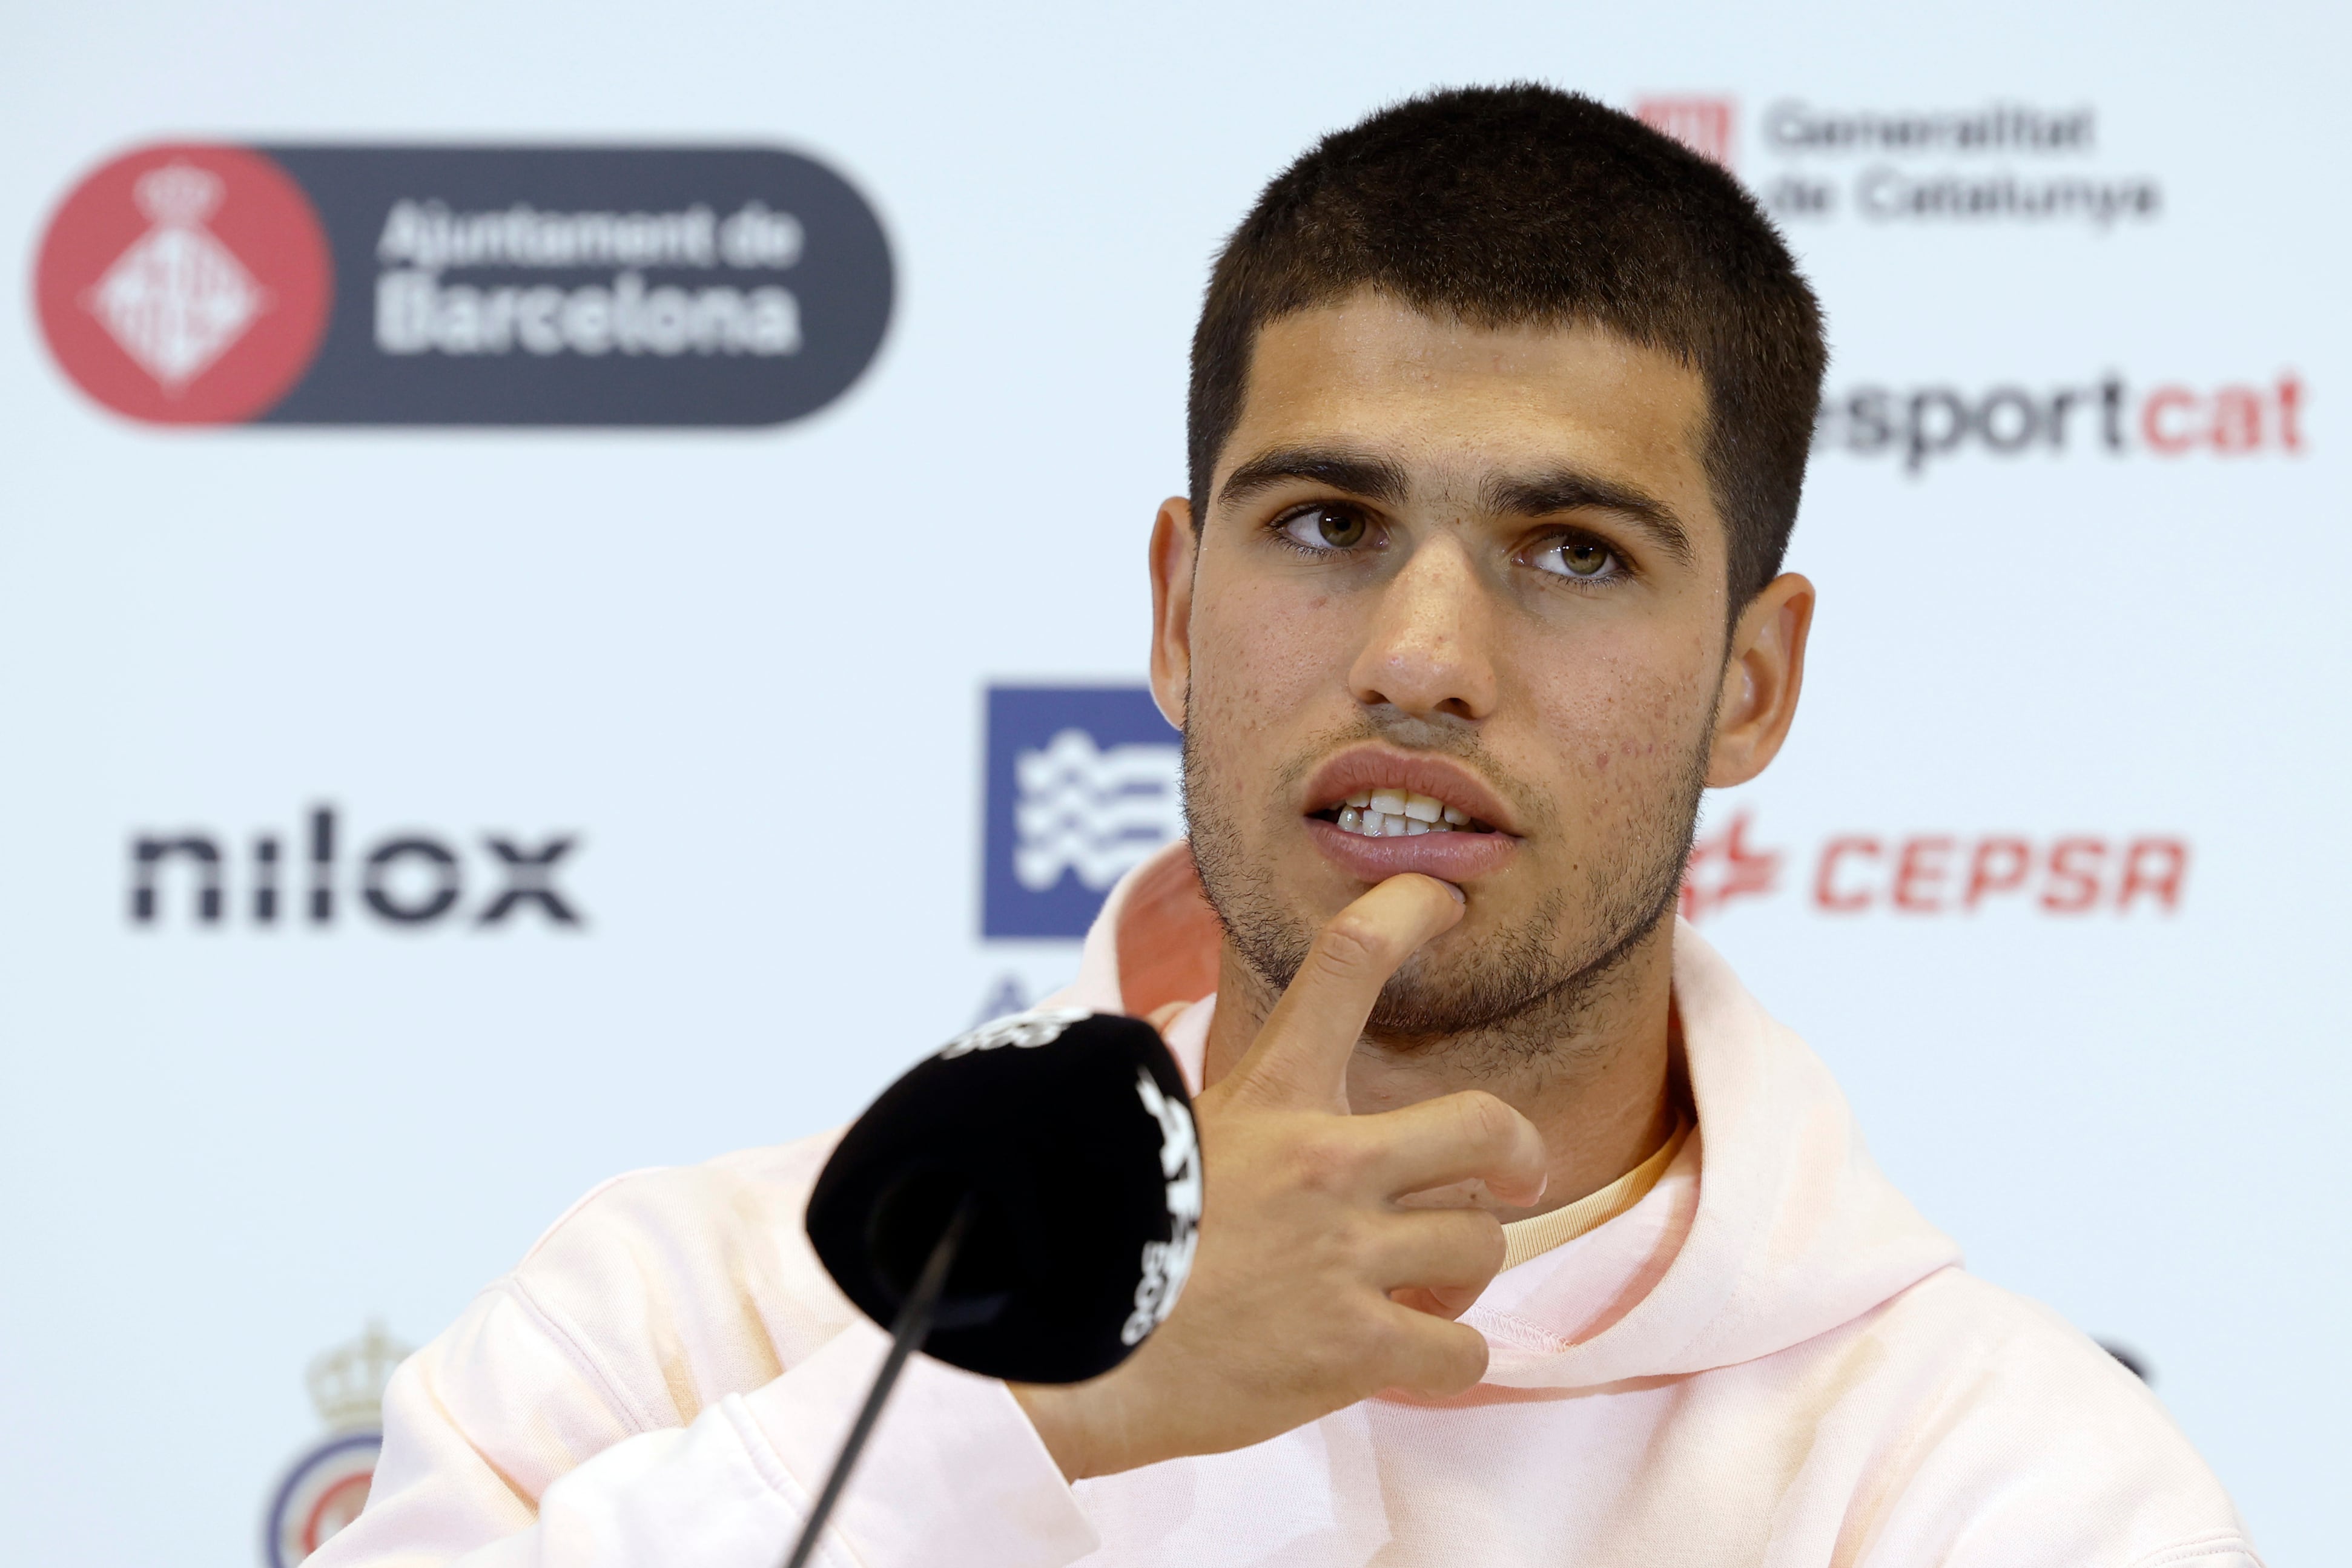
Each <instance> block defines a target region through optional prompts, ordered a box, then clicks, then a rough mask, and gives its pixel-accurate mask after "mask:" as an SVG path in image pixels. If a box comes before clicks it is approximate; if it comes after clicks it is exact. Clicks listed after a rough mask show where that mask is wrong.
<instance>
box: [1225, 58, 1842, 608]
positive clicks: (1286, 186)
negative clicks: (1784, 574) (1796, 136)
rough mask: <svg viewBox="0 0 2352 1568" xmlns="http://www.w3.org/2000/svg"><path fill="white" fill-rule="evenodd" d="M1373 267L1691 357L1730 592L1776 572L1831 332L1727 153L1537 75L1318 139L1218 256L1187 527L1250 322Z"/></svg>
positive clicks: (1428, 305) (1380, 281)
mask: <svg viewBox="0 0 2352 1568" xmlns="http://www.w3.org/2000/svg"><path fill="white" fill-rule="evenodd" d="M1366 287H1369V288H1372V289H1375V290H1378V291H1379V292H1381V293H1383V294H1386V295H1389V296H1391V298H1396V299H1398V300H1400V301H1402V303H1404V304H1406V305H1408V306H1410V307H1412V308H1414V309H1416V310H1421V311H1424V312H1427V313H1430V314H1433V315H1434V314H1440V313H1444V314H1451V315H1453V316H1455V317H1457V318H1459V319H1463V320H1465V321H1470V322H1473V323H1475V324H1477V325H1480V326H1486V327H1506V326H1521V325H1527V324H1531V323H1535V324H1553V323H1556V324H1559V325H1563V326H1565V325H1589V326H1594V327H1600V328H1602V329H1607V330H1609V331H1612V332H1614V333H1616V334H1618V335H1619V336H1621V337H1623V338H1625V339H1627V340H1630V341H1632V342H1634V343H1638V344H1641V345H1642V346H1643V347H1645V348H1650V349H1654V350H1661V351H1663V352H1665V353H1668V354H1672V355H1674V356H1675V357H1676V358H1678V359H1680V360H1681V361H1683V363H1685V364H1686V365H1696V367H1697V369H1698V371H1699V374H1700V376H1701V378H1702V380H1703V381H1704V382H1705V385H1706V399H1707V424H1706V435H1705V438H1704V439H1705V446H1704V450H1703V460H1704V462H1705V464H1706V473H1707V479H1708V483H1709V486H1710V488H1711V489H1712V492H1713V494H1714V497H1715V503H1716V507H1717V510H1718V511H1720V512H1721V513H1722V515H1723V517H1724V522H1725V526H1726V528H1727V532H1728V533H1729V536H1730V538H1729V546H1730V583H1729V586H1730V590H1731V606H1732V609H1733V611H1734V612H1735V613H1736V612H1738V610H1739V609H1740V608H1742V607H1744V606H1745V605H1746V604H1747V602H1748V601H1749V600H1750V599H1752V598H1753V597H1754V596H1755V595H1756V593H1757V591H1759V589H1761V588H1762V587H1763V586H1764V585H1765V584H1766V583H1768V582H1769V581H1771V580H1772V579H1773V577H1774V576H1775V575H1776V574H1778V572H1779V571H1780V560H1781V557H1782V556H1783V555H1784V554H1785V553H1786V551H1787V549H1788V545H1789V532H1790V529H1791V528H1793V527H1795V525H1796V520H1797V501H1798V497H1799V496H1800V495H1801V493H1802V491H1803V488H1804V482H1805V456H1806V454H1807V452H1808V450H1809V449H1810V448H1811V444H1812V434H1813V420H1814V413H1815V410H1816V408H1817V407H1818V405H1819V403H1820V401H1821V385H1822V371H1823V370H1824V369H1825V368H1826V367H1827V363H1828V359H1829V350H1828V348H1827V345H1826V344H1825V342H1824V341H1823V339H1822V315H1821V306H1820V303H1819V301H1817V300H1816V299H1815V298H1814V297H1813V291H1812V289H1811V287H1810V286H1809V285H1808V284H1807V283H1806V282H1805V280H1804V278H1803V277H1802V276H1801V275H1800V274H1799V272H1798V271H1797V265H1796V262H1795V260H1794V259H1793V258H1792V257H1791V256H1790V254H1789V247H1788V246H1786V245H1785V244H1783V243H1782V242H1781V239H1780V234H1779V233H1778V232H1777V231H1776V230H1775V229H1774V228H1773V226H1772V224H1771V221H1770V220H1769V219H1768V218H1767V217H1765V215H1764V214H1763V212H1762V210H1761V209H1759V207H1758V206H1757V204H1756V203H1755V201H1754V199H1753V198H1751V197H1750V196H1749V195H1748V193H1747V192H1746V191H1745V190H1743V189H1741V188H1740V185H1739V183H1738V181H1737V180H1734V179H1733V178H1732V177H1731V176H1730V175H1729V174H1728V173H1727V172H1724V170H1722V169H1721V168H1719V167H1717V165H1716V164H1714V163H1712V162H1708V161H1707V160H1706V159H1705V158H1702V157H1700V156H1699V155H1698V154H1697V153H1696V152H1692V151H1690V150H1689V149H1688V148H1686V147H1685V146H1683V145H1682V144H1681V143H1680V142H1678V141H1674V140H1673V139H1672V138H1670V137H1666V136H1664V135H1661V134H1660V133H1659V132H1657V131H1653V130H1652V129H1650V128H1649V127H1648V126H1646V125H1644V124H1643V123H1642V122H1641V121H1640V120H1635V119H1633V117H1632V116H1631V115H1627V114H1622V113H1620V112H1619V111H1617V110H1613V109H1610V108H1607V107H1606V106H1604V105H1602V104H1599V103H1596V102H1594V101H1593V100H1592V99H1589V98H1586V97H1583V96H1582V95H1580V94H1577V93H1568V92H1561V91H1559V89H1555V88H1549V87H1544V86H1542V85H1540V84H1537V83H1531V82H1522V83H1517V84H1515V85H1512V86H1508V87H1498V88H1455V89H1447V90H1444V91H1441V92H1433V93H1429V94H1427V95H1425V96H1423V97H1421V98H1416V99H1409V100H1407V101H1406V102H1403V103H1400V104H1396V105H1394V106H1392V107H1391V108H1388V109H1384V110H1381V111H1380V112H1379V113H1377V114H1374V115H1373V116H1371V117H1370V119H1368V120H1364V121H1363V122H1362V123H1361V124H1359V125H1356V126H1354V127H1351V128H1350V129H1349V130H1346V131H1337V132H1334V133H1333V134H1331V135H1329V136H1327V137H1325V138H1324V139H1323V140H1322V141H1319V142H1318V143H1317V144H1316V145H1315V147H1314V148H1313V149H1312V150H1311V151H1309V152H1307V154H1306V155H1305V156H1303V157H1301V158H1300V159H1299V160H1298V161H1297V162H1296V163H1293V164H1292V165H1291V166H1290V167H1289V168H1287V169H1286V170H1284V171H1283V172H1281V173H1280V174H1279V175H1277V176H1276V178H1275V179H1274V181H1273V182H1272V183H1269V184H1268V185H1267V186H1266V188H1265V192H1264V193H1263V194H1261V195H1260V196H1259V197H1258V199H1257V204H1256V205H1255V206H1254V207H1252V208H1251V209H1250V213H1249V215H1248V216H1247V217H1245V218H1244V219H1243V220H1242V224H1241V226H1240V227H1239V228H1237V229H1235V230H1234V234H1233V237H1232V238H1230V239H1228V240H1227V241H1226V242H1225V246H1224V248H1223V250H1222V251H1221V252H1220V253H1219V254H1218V256H1217V262H1216V267H1215V269H1214V270H1213V272H1212V274H1211V275H1210V278H1209V288H1208V296H1207V298H1206V299H1205V300H1204V301H1203V303H1202V308H1201V321H1200V325H1199V327H1198V328H1197V329H1195V330H1194V332H1193V334H1192V387H1191V392H1190V396H1189V398H1188V400H1187V407H1186V434H1187V454H1186V455H1187V459H1188V467H1189V470H1190V472H1189V475H1188V478H1189V481H1190V485H1191V489H1192V516H1193V518H1194V521H1195V524H1196V526H1197V525H1198V524H1199V523H1201V522H1202V521H1205V520H1206V518H1207V516H1208V502H1209V494H1208V491H1209V480H1210V476H1211V475H1212V474H1213V472H1214V470H1215V468H1216V463H1217V457H1218V455H1219V454H1220V453H1221V452H1222V451H1223V448H1224V444H1225V443H1226V441H1227V440H1228V439H1230V438H1231V436H1232V435H1233V432H1234V424H1235V423H1237V422H1238V421H1239V419H1240V418H1241V412H1242V399H1243V394H1244V390H1245V388H1246V387H1247V384H1248V381H1249V368H1250V355H1251V352H1252V350H1253V349H1254V348H1255V344H1256V341H1257V335H1258V332H1259V331H1260V329H1263V328H1264V327H1265V324H1266V323H1267V322H1269V321H1272V320H1274V319H1276V318H1278V317H1282V316H1286V315H1288V314H1290V313H1291V312H1293V311H1297V310H1303V309H1307V308H1312V307H1314V306H1317V305H1325V304H1329V303H1331V302H1333V301H1335V300H1337V299H1338V298H1341V297H1343V296H1345V295H1348V294H1350V293H1353V292H1355V291H1356V290H1357V289H1360V288H1366Z"/></svg>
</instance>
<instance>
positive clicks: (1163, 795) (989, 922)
mask: <svg viewBox="0 0 2352 1568" xmlns="http://www.w3.org/2000/svg"><path fill="white" fill-rule="evenodd" d="M1182 771H1183V764H1182V758H1181V747H1180V746H1179V744H1178V741H1177V738H1176V736H1175V735H1174V733H1173V732H1172V731H1171V730H1170V729H1169V727H1168V721H1167V720H1166V719H1164V718H1162V717H1161V716H1160V709H1159V708H1158V707H1157V706H1154V705H1153V703H1152V700H1151V692H1150V688H1148V687H1145V686H992V687H991V688H989V693H988V763H987V807H986V812H987V822H986V832H985V835H984V841H985V849H984V864H983V866H982V878H981V885H982V895H981V934H982V936H1061V937H1068V936H1085V935H1086V934H1087V926H1088V925H1092V924H1093V923H1094V917H1095V912H1096V911H1097V910H1098V909H1100V908H1101V907H1102V902H1103V898H1104V895H1105V894H1108V893H1109V892H1110V889H1111V885H1112V884H1113V883H1116V882H1118V879H1119V878H1120V877H1122V876H1124V875H1126V874H1127V873H1128V871H1129V869H1130V868H1132V867H1134V866H1136V865H1138V864H1139V863H1141V862H1143V861H1144V860H1145V859H1147V858H1148V857H1149V856H1150V854H1151V852H1153V851H1155V850H1157V849H1159V848H1160V846H1161V845H1162V844H1165V843H1167V842H1169V841H1171V840H1173V839H1179V838H1181V837H1183V835H1184V802H1183V793H1182V786H1181V774H1182Z"/></svg>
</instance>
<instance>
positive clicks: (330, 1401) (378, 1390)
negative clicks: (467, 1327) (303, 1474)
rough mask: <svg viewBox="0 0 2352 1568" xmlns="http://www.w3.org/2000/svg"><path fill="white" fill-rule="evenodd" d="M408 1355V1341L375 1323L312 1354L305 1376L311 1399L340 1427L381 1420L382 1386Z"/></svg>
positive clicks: (374, 1423)
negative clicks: (359, 1332)
mask: <svg viewBox="0 0 2352 1568" xmlns="http://www.w3.org/2000/svg"><path fill="white" fill-rule="evenodd" d="M408 1354H409V1351H408V1346H406V1345H404V1344H402V1343H400V1342H399V1341H398V1340H395V1339H394V1338H393V1337H392V1336H391V1335H390V1334H388V1333H384V1332H383V1324H382V1323H380V1322H370V1323H369V1324H368V1326H367V1332H366V1333H362V1334H361V1335H360V1337H359V1338H357V1339H355V1340H352V1342H351V1343H348V1344H339V1345H337V1346H336V1347H335V1348H334V1349H332V1350H330V1351H324V1352H321V1353H320V1354H318V1355H316V1356H314V1357H312V1358H311V1361H310V1371H309V1372H307V1373H305V1374H304V1375H303V1379H304V1381H305V1382H307V1383H309V1384H310V1403H311V1404H313V1405H315V1406H318V1409H319V1416H320V1419H321V1420H323V1421H325V1422H326V1423H327V1425H328V1426H329V1427H332V1428H333V1429H334V1430H336V1431H338V1432H343V1431H357V1430H365V1429H367V1428H369V1427H375V1426H377V1425H380V1424H381V1423H382V1422H383V1385H385V1384H387V1383H389V1382H391V1381H392V1371H393V1368H394V1367H396V1366H398V1365H399V1364H401V1363H402V1362H403V1361H404V1360H405V1359H407V1356H408Z"/></svg>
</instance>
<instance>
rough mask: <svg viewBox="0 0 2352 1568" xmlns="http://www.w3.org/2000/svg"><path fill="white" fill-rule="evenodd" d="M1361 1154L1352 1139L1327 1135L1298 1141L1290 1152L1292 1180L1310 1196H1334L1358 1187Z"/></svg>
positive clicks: (1362, 1161)
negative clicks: (1311, 1194)
mask: <svg viewBox="0 0 2352 1568" xmlns="http://www.w3.org/2000/svg"><path fill="white" fill-rule="evenodd" d="M1365 1163H1366V1162H1365V1154H1364V1151H1363V1150H1362V1149H1361V1148H1360V1147H1359V1146H1358V1145H1357V1143H1356V1141H1355V1140H1353V1139H1351V1138H1345V1137H1338V1136H1334V1135H1332V1134H1328V1133H1318V1134H1309V1135H1307V1136H1305V1137H1302V1138H1300V1139H1299V1140H1298V1141H1297V1143H1296V1144H1294V1145H1292V1146H1291V1149H1290V1176H1291V1179H1292V1180H1293V1181H1295V1182H1297V1184H1298V1185H1299V1186H1302V1187H1304V1188H1306V1189H1307V1191H1309V1192H1312V1193H1318V1194H1322V1195H1326V1196H1337V1195H1339V1194H1341V1193H1346V1192H1349V1191H1352V1190H1353V1189H1354V1188H1355V1187H1357V1186H1360V1185H1361V1183H1362V1181H1363V1177H1364V1167H1365Z"/></svg>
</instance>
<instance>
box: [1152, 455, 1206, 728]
mask: <svg viewBox="0 0 2352 1568" xmlns="http://www.w3.org/2000/svg"><path fill="white" fill-rule="evenodd" d="M1199 545H1200V540H1199V538H1198V537H1197V536H1195V535H1194V533H1193V532H1192V502H1190V501H1187V500H1186V499H1184V497H1181V496H1171V497H1168V499H1166V500H1164V501H1162V502H1160V516H1159V517H1158V518H1157V519H1156V520H1154V521H1153V523H1152V525H1151V699H1152V701H1154V702H1156V703H1158V704H1159V705H1160V716H1162V717H1164V718H1166V719H1167V721H1168V722H1169V723H1170V724H1172V725H1174V726H1175V727H1177V728H1178V729H1182V728H1183V727H1184V694H1185V691H1186V690H1187V688H1189V687H1190V686H1191V685H1192V552H1193V551H1194V550H1195V549H1198V548H1199Z"/></svg>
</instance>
